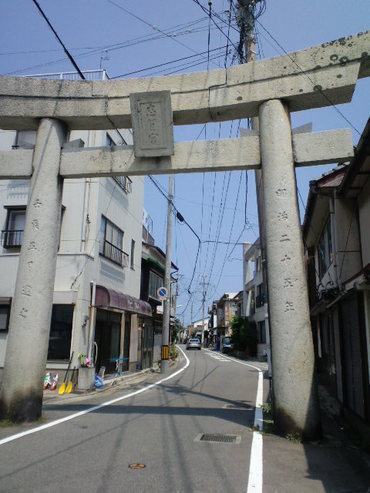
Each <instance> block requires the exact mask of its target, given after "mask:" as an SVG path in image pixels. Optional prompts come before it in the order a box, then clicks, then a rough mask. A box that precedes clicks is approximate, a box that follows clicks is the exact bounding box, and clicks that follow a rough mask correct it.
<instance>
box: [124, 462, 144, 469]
mask: <svg viewBox="0 0 370 493" xmlns="http://www.w3.org/2000/svg"><path fill="white" fill-rule="evenodd" d="M128 467H129V468H130V469H144V468H145V467H146V465H145V464H139V463H138V462H134V464H129V466H128Z"/></svg>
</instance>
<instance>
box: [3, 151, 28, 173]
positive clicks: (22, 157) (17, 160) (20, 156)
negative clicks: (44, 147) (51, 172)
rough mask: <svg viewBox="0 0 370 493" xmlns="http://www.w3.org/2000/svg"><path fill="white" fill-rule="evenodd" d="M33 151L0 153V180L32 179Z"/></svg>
mask: <svg viewBox="0 0 370 493" xmlns="http://www.w3.org/2000/svg"><path fill="white" fill-rule="evenodd" d="M32 157H33V150H28V149H27V150H26V149H17V150H14V151H0V180H12V179H15V180H16V179H19V178H30V177H31V175H32Z"/></svg>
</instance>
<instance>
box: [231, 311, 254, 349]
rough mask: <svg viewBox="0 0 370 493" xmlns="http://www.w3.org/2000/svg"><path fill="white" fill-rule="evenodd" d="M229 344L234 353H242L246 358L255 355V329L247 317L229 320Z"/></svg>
mask: <svg viewBox="0 0 370 493" xmlns="http://www.w3.org/2000/svg"><path fill="white" fill-rule="evenodd" d="M231 328H232V336H231V343H232V345H233V348H234V349H235V350H236V351H242V352H243V353H245V354H246V355H248V356H256V354H257V328H256V324H255V323H254V322H250V321H249V320H248V319H247V317H234V318H233V319H232V320H231Z"/></svg>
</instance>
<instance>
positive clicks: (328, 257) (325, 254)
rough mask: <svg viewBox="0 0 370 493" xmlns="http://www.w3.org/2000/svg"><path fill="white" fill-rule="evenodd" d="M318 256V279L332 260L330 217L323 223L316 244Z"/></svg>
mask: <svg viewBox="0 0 370 493" xmlns="http://www.w3.org/2000/svg"><path fill="white" fill-rule="evenodd" d="M317 250H318V258H319V273H320V279H321V278H322V277H323V275H324V274H325V272H326V271H327V270H328V268H329V266H330V264H331V263H332V261H333V257H334V255H333V245H332V239H331V220H330V217H329V219H328V221H327V223H326V224H325V227H324V229H323V232H322V234H321V238H320V241H319V245H318V248H317Z"/></svg>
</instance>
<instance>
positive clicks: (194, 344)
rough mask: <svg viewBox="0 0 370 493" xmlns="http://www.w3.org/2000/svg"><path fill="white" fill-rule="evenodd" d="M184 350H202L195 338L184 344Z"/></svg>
mask: <svg viewBox="0 0 370 493" xmlns="http://www.w3.org/2000/svg"><path fill="white" fill-rule="evenodd" d="M186 349H199V350H200V349H202V345H201V343H200V340H199V339H196V338H190V339H189V340H188V342H187V343H186Z"/></svg>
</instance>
